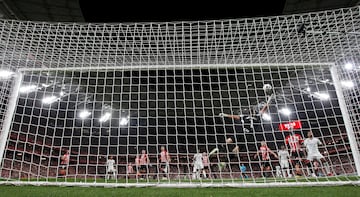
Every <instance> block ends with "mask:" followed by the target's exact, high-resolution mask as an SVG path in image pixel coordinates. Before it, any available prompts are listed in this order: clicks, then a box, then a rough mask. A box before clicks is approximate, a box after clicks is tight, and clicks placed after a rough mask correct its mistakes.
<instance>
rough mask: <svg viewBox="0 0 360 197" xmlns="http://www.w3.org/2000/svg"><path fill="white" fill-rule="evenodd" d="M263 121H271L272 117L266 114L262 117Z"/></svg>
mask: <svg viewBox="0 0 360 197" xmlns="http://www.w3.org/2000/svg"><path fill="white" fill-rule="evenodd" d="M262 119H264V120H267V121H269V120H271V116H270V115H269V114H267V113H265V114H263V115H262Z"/></svg>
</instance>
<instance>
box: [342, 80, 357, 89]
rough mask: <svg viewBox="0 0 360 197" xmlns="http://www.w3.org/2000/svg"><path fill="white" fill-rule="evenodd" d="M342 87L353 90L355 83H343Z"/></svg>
mask: <svg viewBox="0 0 360 197" xmlns="http://www.w3.org/2000/svg"><path fill="white" fill-rule="evenodd" d="M341 85H342V86H343V87H345V88H352V87H354V82H352V81H342V82H341Z"/></svg>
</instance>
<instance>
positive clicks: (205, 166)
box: [61, 129, 333, 180]
mask: <svg viewBox="0 0 360 197" xmlns="http://www.w3.org/2000/svg"><path fill="white" fill-rule="evenodd" d="M290 132H291V134H290V135H289V136H287V137H286V139H285V145H288V146H289V148H290V150H287V147H286V146H285V145H282V146H281V149H280V150H278V151H275V152H274V151H273V150H271V149H270V148H269V147H268V146H267V143H266V142H265V141H262V142H261V145H260V147H259V148H258V151H257V152H256V153H255V154H254V155H251V156H252V158H253V159H258V160H259V162H260V170H261V176H262V177H271V176H273V173H272V172H273V170H272V167H271V163H272V162H271V158H270V156H271V155H272V156H273V157H275V158H276V159H278V161H279V166H276V173H275V174H276V175H274V176H276V177H283V178H290V177H293V176H304V175H305V173H304V171H303V169H304V168H306V170H307V175H308V176H312V177H316V176H318V175H323V176H325V175H327V176H332V175H333V173H332V172H331V171H330V167H329V164H328V162H327V161H326V159H325V157H324V156H323V155H322V154H321V153H320V151H319V147H318V146H319V145H322V143H321V141H320V140H319V139H318V138H316V137H314V136H313V132H312V131H309V132H308V133H307V138H306V139H305V140H303V139H302V137H301V136H300V135H299V134H295V132H294V131H293V130H292V129H291V130H290ZM226 144H227V145H233V146H232V147H234V143H233V140H232V138H228V139H226ZM160 149H161V151H160V154H159V163H158V164H159V165H158V168H157V169H158V170H159V171H158V172H157V174H158V175H159V176H161V175H162V177H161V178H162V179H164V180H166V179H169V178H170V176H169V173H170V163H171V156H170V154H169V152H168V151H167V150H166V149H165V147H164V146H161V148H160ZM304 149H305V151H304ZM223 150H226V149H223ZM223 150H219V148H214V149H213V150H211V151H210V152H209V153H206V152H202V153H201V151H197V153H195V154H194V155H193V157H192V161H193V162H192V164H191V166H192V174H191V176H190V178H192V179H201V178H213V177H214V178H216V176H215V175H214V174H213V175H212V170H211V163H210V157H213V156H216V155H217V154H219V153H221V152H222V151H223ZM229 150H232V151H231V154H233V153H239V152H238V151H239V149H238V146H237V145H235V147H234V148H232V149H229ZM228 154H229V153H228ZM69 158H70V152H69V151H67V152H66V153H65V154H64V155H63V156H62V157H61V166H62V170H65V171H66V168H67V166H68V164H69ZM238 164H239V166H240V173H241V177H240V178H247V177H248V175H247V172H246V167H245V166H244V164H243V163H242V164H241V165H240V162H238ZM226 165H231V164H227V163H226V162H218V163H217V166H218V168H217V170H218V171H219V172H221V171H222V170H224V168H225V167H226ZM150 167H152V164H151V163H150V159H149V156H148V154H147V153H146V151H145V150H142V151H141V154H140V155H137V156H136V158H135V161H134V164H133V163H129V164H128V165H127V171H126V176H127V177H130V175H135V177H136V178H139V179H144V178H146V177H148V175H149V168H150ZM64 174H66V172H63V175H64ZM212 176H213V177H212ZM105 178H106V179H110V178H114V179H116V178H117V167H116V161H115V160H114V158H113V156H109V157H108V159H107V161H106V176H105Z"/></svg>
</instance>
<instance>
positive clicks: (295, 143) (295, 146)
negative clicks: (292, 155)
mask: <svg viewBox="0 0 360 197" xmlns="http://www.w3.org/2000/svg"><path fill="white" fill-rule="evenodd" d="M303 141H304V140H303V139H302V138H301V135H299V134H294V135H288V136H287V137H286V138H285V143H286V144H289V146H290V151H291V152H297V151H299V150H300V148H301V144H302V143H303Z"/></svg>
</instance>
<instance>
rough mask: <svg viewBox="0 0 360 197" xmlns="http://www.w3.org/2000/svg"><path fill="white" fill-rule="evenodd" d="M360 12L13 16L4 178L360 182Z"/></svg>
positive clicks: (2, 87) (107, 182) (2, 96)
mask: <svg viewBox="0 0 360 197" xmlns="http://www.w3.org/2000/svg"><path fill="white" fill-rule="evenodd" d="M359 9H360V7H353V8H344V9H338V10H328V11H322V12H313V13H304V14H296V15H288V16H274V17H262V18H251V19H232V20H216V21H194V22H168V23H134V24H91V23H90V24H87V23H48V22H30V21H16V20H1V21H0V63H1V64H0V101H1V102H0V125H1V131H0V132H1V133H0V184H16V185H18V184H19V185H21V184H30V185H59V186H101V187H103V186H104V187H107V186H114V187H132V186H134V187H145V186H154V187H282V186H300V187H301V186H333V185H344V184H357V185H358V184H359V183H360V176H359V173H360V169H359V168H360V162H359V159H360V158H359V143H360V122H359V120H360V108H359V101H360V97H359V95H360V94H359V93H360V84H359V81H360V80H359V79H360V66H359V65H360V60H359V58H358V57H360V56H359V52H358V48H359V43H358V42H357V40H358V35H359V34H358V33H357V32H360V30H359V27H360V25H359V23H360V11H359Z"/></svg>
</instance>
